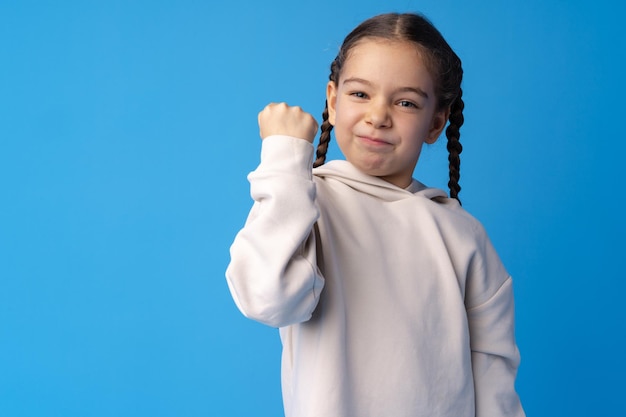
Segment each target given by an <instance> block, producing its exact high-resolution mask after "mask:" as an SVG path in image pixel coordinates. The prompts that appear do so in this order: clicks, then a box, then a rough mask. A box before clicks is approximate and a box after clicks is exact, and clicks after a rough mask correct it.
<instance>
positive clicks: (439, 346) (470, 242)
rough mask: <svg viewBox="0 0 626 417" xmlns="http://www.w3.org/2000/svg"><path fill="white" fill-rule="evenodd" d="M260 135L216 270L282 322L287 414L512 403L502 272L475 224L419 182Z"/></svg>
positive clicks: (399, 415)
mask: <svg viewBox="0 0 626 417" xmlns="http://www.w3.org/2000/svg"><path fill="white" fill-rule="evenodd" d="M312 158H313V146H312V145H311V144H310V143H308V142H306V141H304V140H302V139H297V138H292V137H287V136H270V137H268V138H266V139H265V140H264V141H263V144H262V151H261V163H260V165H259V167H258V168H257V169H256V170H255V171H253V172H252V173H250V175H249V176H248V179H249V181H250V185H251V195H252V198H253V199H254V201H255V203H254V205H253V207H252V210H251V212H250V215H249V217H248V219H247V222H246V224H245V226H244V228H243V229H242V230H241V231H240V232H239V233H238V234H237V236H236V238H235V241H234V243H233V245H232V247H231V263H230V264H229V266H228V269H227V271H226V276H227V280H228V285H229V288H230V291H231V293H232V296H233V299H234V301H235V303H236V304H237V306H238V308H239V309H240V310H241V311H242V313H243V314H244V315H245V316H247V317H249V318H252V319H254V320H258V321H260V322H262V323H265V324H267V325H270V326H275V327H279V328H280V337H281V340H282V344H283V356H282V389H283V401H284V406H285V415H286V416H287V417H438V416H442V417H443V416H446V417H470V416H477V417H507V416H515V417H519V416H523V415H524V412H523V410H522V407H521V404H520V401H519V397H518V395H517V393H516V391H515V388H514V382H515V376H516V372H517V368H518V365H519V360H520V359H519V353H518V349H517V346H516V343H515V336H514V321H513V319H514V318H513V313H514V312H513V293H512V283H511V278H510V276H509V275H508V273H507V272H506V270H505V269H504V267H503V265H502V263H501V261H500V259H499V258H498V255H497V254H496V252H495V251H494V249H493V247H492V245H491V242H490V241H489V238H488V237H487V235H486V233H485V231H484V229H483V227H482V226H481V224H480V223H479V222H478V221H477V220H475V219H474V218H473V217H472V216H470V215H469V214H468V213H467V212H466V211H465V210H463V209H462V208H461V207H460V205H459V204H458V202H457V201H456V200H453V199H449V198H447V197H446V194H445V193H444V192H443V191H441V190H438V189H433V188H427V187H425V186H424V185H422V184H421V183H419V182H417V181H415V180H414V181H413V183H412V184H411V185H410V187H408V188H407V189H402V188H398V187H396V186H394V185H392V184H390V183H388V182H386V181H384V180H382V179H379V178H376V177H372V176H369V175H366V174H364V173H362V172H360V171H359V170H357V169H356V168H355V167H353V166H352V165H351V164H350V163H348V162H346V161H331V162H329V163H327V164H325V165H323V166H322V167H319V168H316V169H314V170H313V171H311V162H312Z"/></svg>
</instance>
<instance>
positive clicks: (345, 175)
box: [313, 160, 447, 201]
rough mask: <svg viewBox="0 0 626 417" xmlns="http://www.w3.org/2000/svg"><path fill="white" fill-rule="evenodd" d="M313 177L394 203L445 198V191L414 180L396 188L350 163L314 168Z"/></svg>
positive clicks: (339, 162)
mask: <svg viewBox="0 0 626 417" xmlns="http://www.w3.org/2000/svg"><path fill="white" fill-rule="evenodd" d="M313 175H314V176H315V177H318V178H328V179H334V180H337V181H340V182H342V183H344V184H346V185H347V186H349V187H351V188H353V189H355V190H357V191H360V192H362V193H365V194H370V195H372V196H374V197H376V198H380V199H383V200H385V201H396V200H401V199H404V198H410V197H414V196H416V197H424V198H428V199H435V198H438V197H439V198H441V197H443V198H446V197H447V194H446V193H445V191H443V190H441V189H439V188H429V187H427V186H425V185H424V184H422V183H421V182H419V181H417V180H415V179H413V181H412V182H411V184H410V185H409V186H408V187H407V188H400V187H397V186H395V185H393V184H391V183H389V182H387V181H385V180H382V179H380V178H378V177H373V176H371V175H367V174H364V173H363V172H361V171H359V170H358V169H357V168H355V167H354V165H352V164H351V163H350V162H348V161H342V160H336V161H330V162H327V163H325V164H324V165H322V166H320V167H318V168H314V169H313Z"/></svg>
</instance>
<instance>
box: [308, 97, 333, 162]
mask: <svg viewBox="0 0 626 417" xmlns="http://www.w3.org/2000/svg"><path fill="white" fill-rule="evenodd" d="M320 130H321V132H322V133H321V134H320V141H319V143H318V145H317V153H316V156H317V159H316V160H315V162H313V168H317V167H318V166H320V165H323V164H324V162H325V161H326V152H327V151H328V143H329V142H330V131H331V130H333V125H331V124H330V122H329V121H328V102H326V104H325V105H324V111H323V112H322V126H321V127H320Z"/></svg>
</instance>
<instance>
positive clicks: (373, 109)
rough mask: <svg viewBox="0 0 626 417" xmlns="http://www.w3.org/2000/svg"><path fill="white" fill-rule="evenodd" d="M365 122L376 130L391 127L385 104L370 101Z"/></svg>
mask: <svg viewBox="0 0 626 417" xmlns="http://www.w3.org/2000/svg"><path fill="white" fill-rule="evenodd" d="M365 122H367V123H368V124H370V125H372V127H375V128H376V129H381V128H385V127H391V117H390V114H389V108H388V107H387V105H386V103H382V102H378V101H375V100H372V101H371V102H370V106H369V108H368V109H367V114H366V115H365Z"/></svg>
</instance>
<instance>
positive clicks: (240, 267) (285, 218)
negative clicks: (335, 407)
mask: <svg viewBox="0 0 626 417" xmlns="http://www.w3.org/2000/svg"><path fill="white" fill-rule="evenodd" d="M259 126H260V131H261V137H262V138H263V143H262V150H261V163H260V165H259V166H258V168H257V169H256V170H255V171H253V172H252V173H250V175H249V176H248V180H249V181H250V190H251V195H252V198H253V199H254V205H253V207H252V210H251V212H250V214H249V216H248V219H247V221H246V224H245V226H244V228H243V229H242V230H241V231H240V232H239V233H238V234H237V236H236V237H235V240H234V242H233V244H232V246H231V249H230V254H231V262H230V264H229V266H228V268H227V270H226V278H227V281H228V285H229V288H230V291H231V294H232V296H233V299H234V300H235V303H236V304H237V307H238V308H239V309H240V310H241V312H242V313H243V314H244V315H245V316H246V317H249V318H251V319H254V320H257V321H259V322H262V323H265V324H267V325H270V326H274V327H282V326H286V325H289V324H293V323H297V322H302V321H306V320H308V319H309V318H310V317H311V314H312V313H313V310H314V309H315V307H316V305H317V302H318V300H319V296H320V292H321V290H322V287H323V285H324V279H323V278H322V276H321V274H320V273H319V270H318V268H317V265H316V252H315V245H316V243H315V234H314V233H313V226H314V224H315V222H316V220H317V218H318V217H319V210H318V208H317V206H316V204H315V184H314V182H313V180H312V173H311V164H312V158H313V147H312V145H311V143H310V142H311V141H312V140H313V136H314V135H315V130H316V129H317V124H316V123H315V120H314V119H313V118H312V117H311V116H310V115H308V114H306V113H304V112H303V111H302V110H300V109H299V108H296V107H288V106H286V105H270V106H268V107H267V108H266V109H265V110H263V112H261V114H260V115H259ZM299 137H303V139H300V138H299Z"/></svg>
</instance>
